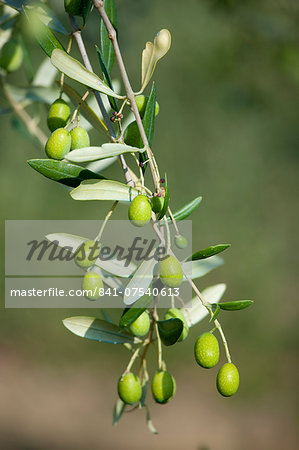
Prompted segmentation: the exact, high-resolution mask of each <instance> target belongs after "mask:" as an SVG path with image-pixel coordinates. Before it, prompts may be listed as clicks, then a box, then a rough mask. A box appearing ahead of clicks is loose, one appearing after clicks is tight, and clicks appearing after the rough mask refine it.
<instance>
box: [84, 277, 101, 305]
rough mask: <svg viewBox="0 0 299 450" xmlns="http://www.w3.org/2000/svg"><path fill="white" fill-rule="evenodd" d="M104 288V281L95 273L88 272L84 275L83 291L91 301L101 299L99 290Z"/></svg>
mask: <svg viewBox="0 0 299 450" xmlns="http://www.w3.org/2000/svg"><path fill="white" fill-rule="evenodd" d="M102 288H103V281H102V279H101V277H100V275H98V274H97V273H95V272H88V273H86V274H85V275H84V278H83V281H82V289H83V290H84V291H88V292H84V295H85V297H86V298H88V299H89V300H97V299H98V298H99V297H100V293H99V290H100V289H102Z"/></svg>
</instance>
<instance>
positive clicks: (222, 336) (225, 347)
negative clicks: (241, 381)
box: [214, 319, 232, 363]
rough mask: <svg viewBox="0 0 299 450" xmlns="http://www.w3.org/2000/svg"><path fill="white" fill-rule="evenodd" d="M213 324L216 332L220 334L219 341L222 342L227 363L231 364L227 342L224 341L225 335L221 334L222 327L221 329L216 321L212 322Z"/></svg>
mask: <svg viewBox="0 0 299 450" xmlns="http://www.w3.org/2000/svg"><path fill="white" fill-rule="evenodd" d="M214 324H215V326H216V328H217V330H218V331H219V333H220V336H221V339H222V342H223V345H224V349H225V354H226V359H227V361H228V362H229V363H231V362H232V360H231V357H230V353H229V349H228V344H227V340H226V338H225V335H224V333H223V330H222V327H221V325H220V323H219V322H218V320H217V319H216V320H214Z"/></svg>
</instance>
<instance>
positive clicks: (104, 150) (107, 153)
mask: <svg viewBox="0 0 299 450" xmlns="http://www.w3.org/2000/svg"><path fill="white" fill-rule="evenodd" d="M134 152H140V149H139V148H136V147H130V146H129V145H125V144H120V143H111V144H110V143H108V144H103V145H102V146H101V147H85V148H78V149H76V150H72V151H71V152H69V153H67V154H66V155H65V159H67V160H68V161H71V162H78V163H82V162H90V161H97V160H99V159H106V158H113V157H114V156H119V155H122V154H123V153H134Z"/></svg>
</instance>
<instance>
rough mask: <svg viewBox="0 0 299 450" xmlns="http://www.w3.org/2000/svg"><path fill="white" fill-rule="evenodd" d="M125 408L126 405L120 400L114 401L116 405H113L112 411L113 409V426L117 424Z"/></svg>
mask: <svg viewBox="0 0 299 450" xmlns="http://www.w3.org/2000/svg"><path fill="white" fill-rule="evenodd" d="M125 406H126V404H125V403H124V402H123V401H122V400H121V399H120V398H119V399H117V400H116V403H115V405H114V409H113V420H112V425H113V426H115V425H117V423H118V422H119V420H120V418H121V416H122V415H123V412H124V410H125Z"/></svg>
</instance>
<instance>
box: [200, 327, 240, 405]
mask: <svg viewBox="0 0 299 450" xmlns="http://www.w3.org/2000/svg"><path fill="white" fill-rule="evenodd" d="M194 356H195V360H196V362H197V363H198V364H199V365H200V366H201V367H204V368H205V369H211V368H212V367H215V366H216V364H218V361H219V344H218V341H217V339H216V337H215V336H214V335H213V334H212V333H210V332H207V333H203V334H201V335H200V336H199V337H198V338H197V340H196V342H195V345H194ZM239 381H240V380H239V372H238V369H237V368H236V366H235V365H234V364H233V363H225V364H224V365H223V366H222V367H221V368H220V370H219V372H218V374H217V379H216V385H217V389H218V392H219V393H220V394H221V395H223V396H224V397H230V396H231V395H233V394H235V393H236V392H237V390H238V387H239Z"/></svg>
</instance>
